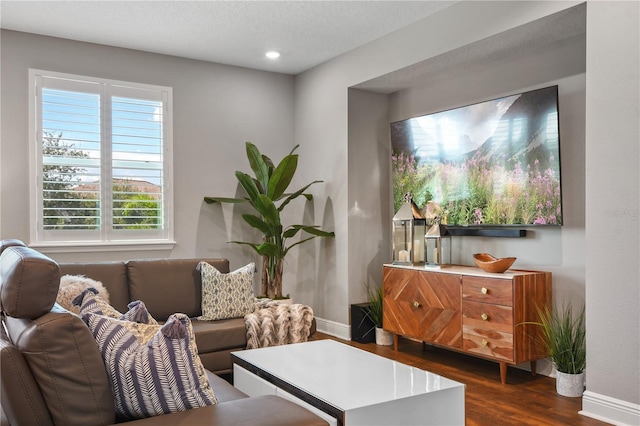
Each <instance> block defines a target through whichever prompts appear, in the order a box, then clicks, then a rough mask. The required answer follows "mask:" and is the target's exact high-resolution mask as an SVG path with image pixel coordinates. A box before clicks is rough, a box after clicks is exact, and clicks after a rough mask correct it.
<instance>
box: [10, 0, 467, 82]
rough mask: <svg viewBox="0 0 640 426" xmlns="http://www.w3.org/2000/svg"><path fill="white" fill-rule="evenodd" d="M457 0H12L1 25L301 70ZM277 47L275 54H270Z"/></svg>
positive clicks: (261, 66) (220, 60)
mask: <svg viewBox="0 0 640 426" xmlns="http://www.w3.org/2000/svg"><path fill="white" fill-rule="evenodd" d="M454 3H456V2H455V1H317V0H316V1H301V0H292V1H179V0H173V1H155V0H146V1H145V0H138V1H29V0H23V1H9V0H0V26H1V27H2V28H4V29H9V30H15V31H24V32H29V33H36V34H42V35H48V36H53V37H61V38H66V39H72V40H79V41H86V42H91V43H99V44H105V45H111V46H118V47H124V48H130V49H137V50H144V51H148V52H155V53H161V54H167V55H174V56H181V57H186V58H191V59H199V60H203V61H211V62H217V63H223V64H229V65H237V66H242V67H248V68H254V69H260V70H267V71H274V72H281V73H287V74H298V73H300V72H302V71H305V70H308V69H310V68H312V67H314V66H316V65H318V64H321V63H323V62H325V61H327V60H329V59H332V58H334V57H337V56H339V55H341V54H343V53H346V52H348V51H350V50H353V49H355V48H357V47H359V46H361V45H363V44H366V43H368V42H370V41H372V40H375V39H377V38H379V37H382V36H384V35H386V34H389V33H392V32H394V31H396V30H398V29H400V28H402V27H404V26H407V25H409V24H411V23H413V22H415V21H417V20H419V19H422V18H424V17H426V16H428V15H431V14H434V13H436V12H438V11H440V10H442V9H443V8H445V7H448V6H450V5H452V4H454ZM271 49H273V50H277V51H279V52H281V53H282V56H281V57H280V59H278V60H277V61H273V60H269V59H267V58H265V56H264V53H265V52H266V51H267V50H271Z"/></svg>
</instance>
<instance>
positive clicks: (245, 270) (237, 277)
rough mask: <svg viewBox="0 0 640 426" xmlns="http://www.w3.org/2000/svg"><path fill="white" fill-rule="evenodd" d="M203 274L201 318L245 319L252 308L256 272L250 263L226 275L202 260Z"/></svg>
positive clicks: (206, 319)
mask: <svg viewBox="0 0 640 426" xmlns="http://www.w3.org/2000/svg"><path fill="white" fill-rule="evenodd" d="M198 269H199V270H200V273H201V275H202V315H201V316H200V317H198V319H199V320H201V321H213V320H219V319H227V318H242V317H244V316H245V315H246V314H248V313H249V312H251V311H252V310H253V304H254V300H255V297H254V296H253V271H254V269H255V264H254V263H250V264H248V265H247V266H243V267H242V268H240V269H236V270H235V271H233V272H229V273H228V274H223V273H221V272H220V271H218V270H217V269H216V268H214V267H213V266H211V265H209V264H208V263H207V262H200V263H199V264H198Z"/></svg>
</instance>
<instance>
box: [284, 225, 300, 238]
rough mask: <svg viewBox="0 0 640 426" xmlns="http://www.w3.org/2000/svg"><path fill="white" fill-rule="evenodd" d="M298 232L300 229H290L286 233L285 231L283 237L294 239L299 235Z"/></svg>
mask: <svg viewBox="0 0 640 426" xmlns="http://www.w3.org/2000/svg"><path fill="white" fill-rule="evenodd" d="M298 231H300V228H295V227H294V228H289V229H287V230H286V231H284V234H283V235H282V236H283V237H284V238H293V237H295V236H296V234H297V233H298Z"/></svg>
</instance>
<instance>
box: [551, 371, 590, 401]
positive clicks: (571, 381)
mask: <svg viewBox="0 0 640 426" xmlns="http://www.w3.org/2000/svg"><path fill="white" fill-rule="evenodd" d="M556 391H557V392H558V394H560V395H562V396H570V397H573V398H576V397H580V396H582V393H583V392H584V371H583V372H582V373H580V374H567V373H561V372H559V371H556Z"/></svg>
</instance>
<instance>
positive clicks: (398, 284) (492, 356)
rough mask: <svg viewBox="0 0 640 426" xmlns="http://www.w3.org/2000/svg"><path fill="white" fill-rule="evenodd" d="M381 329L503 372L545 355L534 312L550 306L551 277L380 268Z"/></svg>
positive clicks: (458, 268)
mask: <svg viewBox="0 0 640 426" xmlns="http://www.w3.org/2000/svg"><path fill="white" fill-rule="evenodd" d="M383 287H384V308H383V309H384V313H383V328H384V329H385V330H388V331H391V332H393V333H394V348H395V350H398V336H406V337H411V338H414V339H417V340H421V341H423V342H426V343H429V344H432V345H435V346H440V347H443V348H448V349H452V350H456V351H459V352H463V353H466V354H469V355H474V356H478V357H481V358H485V359H489V360H492V361H496V362H498V363H500V380H501V381H502V383H506V381H507V366H508V365H515V364H519V363H522V362H527V361H528V362H530V363H531V372H532V374H534V375H535V372H536V360H538V359H541V358H545V357H547V356H548V354H547V353H546V352H545V349H544V347H543V345H542V344H541V339H542V335H541V330H540V327H538V326H536V325H532V324H525V323H526V322H530V321H537V320H538V317H537V311H536V306H539V307H541V308H544V307H545V306H551V273H550V272H539V271H520V270H508V271H507V272H505V273H503V274H494V273H487V272H484V271H482V270H481V269H479V268H475V267H471V266H456V265H451V266H442V267H440V268H437V269H435V268H434V269H429V268H424V267H412V266H399V265H384V267H383Z"/></svg>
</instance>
